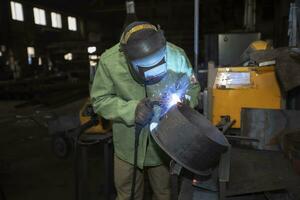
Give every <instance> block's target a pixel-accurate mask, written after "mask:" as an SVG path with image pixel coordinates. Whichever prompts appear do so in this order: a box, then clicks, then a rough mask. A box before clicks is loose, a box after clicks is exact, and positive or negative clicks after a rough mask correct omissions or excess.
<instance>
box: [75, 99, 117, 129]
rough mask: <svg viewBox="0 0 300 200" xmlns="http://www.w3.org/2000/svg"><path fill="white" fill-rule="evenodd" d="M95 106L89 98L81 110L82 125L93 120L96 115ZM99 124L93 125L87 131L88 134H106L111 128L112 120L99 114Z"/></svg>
mask: <svg viewBox="0 0 300 200" xmlns="http://www.w3.org/2000/svg"><path fill="white" fill-rule="evenodd" d="M94 114H95V113H94V111H93V107H92V105H91V102H90V99H89V98H88V99H87V100H86V102H85V104H84V105H83V107H82V109H81V110H80V123H81V125H83V124H85V123H87V122H88V121H90V120H91V118H92V117H93V116H92V115H94ZM97 118H98V120H99V124H98V125H96V126H93V127H91V128H89V129H87V130H86V131H85V133H86V134H106V133H107V132H108V131H110V130H111V127H112V122H111V121H108V120H105V119H104V118H103V117H99V116H97Z"/></svg>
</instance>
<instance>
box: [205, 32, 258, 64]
mask: <svg viewBox="0 0 300 200" xmlns="http://www.w3.org/2000/svg"><path fill="white" fill-rule="evenodd" d="M260 37H261V34H260V33H227V34H210V35H205V43H206V47H205V48H206V52H207V55H206V61H207V62H208V61H211V60H213V61H215V62H216V64H217V65H220V66H228V65H231V66H232V65H236V64H238V63H239V58H240V56H241V55H242V54H243V52H244V51H245V49H247V47H248V46H249V45H250V44H251V42H254V41H256V40H259V39H260Z"/></svg>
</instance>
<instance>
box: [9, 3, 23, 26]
mask: <svg viewBox="0 0 300 200" xmlns="http://www.w3.org/2000/svg"><path fill="white" fill-rule="evenodd" d="M10 8H11V17H12V19H13V20H17V21H24V15H23V6H22V4H20V3H17V2H14V1H11V2H10Z"/></svg>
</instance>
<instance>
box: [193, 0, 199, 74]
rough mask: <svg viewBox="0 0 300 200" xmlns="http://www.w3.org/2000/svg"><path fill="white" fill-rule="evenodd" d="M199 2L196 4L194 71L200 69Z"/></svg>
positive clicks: (197, 0) (196, 1)
mask: <svg viewBox="0 0 300 200" xmlns="http://www.w3.org/2000/svg"><path fill="white" fill-rule="evenodd" d="M199 1H200V0H195V2H194V8H195V10H194V69H197V67H198V56H199Z"/></svg>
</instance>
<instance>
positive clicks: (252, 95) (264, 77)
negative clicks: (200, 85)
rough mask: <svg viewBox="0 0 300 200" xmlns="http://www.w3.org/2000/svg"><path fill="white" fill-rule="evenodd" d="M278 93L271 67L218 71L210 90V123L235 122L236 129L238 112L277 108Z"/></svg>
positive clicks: (279, 97) (279, 100)
mask: <svg viewBox="0 0 300 200" xmlns="http://www.w3.org/2000/svg"><path fill="white" fill-rule="evenodd" d="M281 99H282V98H281V93H280V88H279V85H278V83H277V80H276V76H275V70H274V66H264V67H253V66H251V67H226V68H218V69H217V75H216V79H215V83H214V86H213V90H212V122H213V123H214V124H218V123H219V122H220V120H221V118H222V117H224V116H229V117H230V120H236V123H235V124H234V125H233V128H240V121H241V109H242V108H268V109H280V108H281V105H282V104H281Z"/></svg>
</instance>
